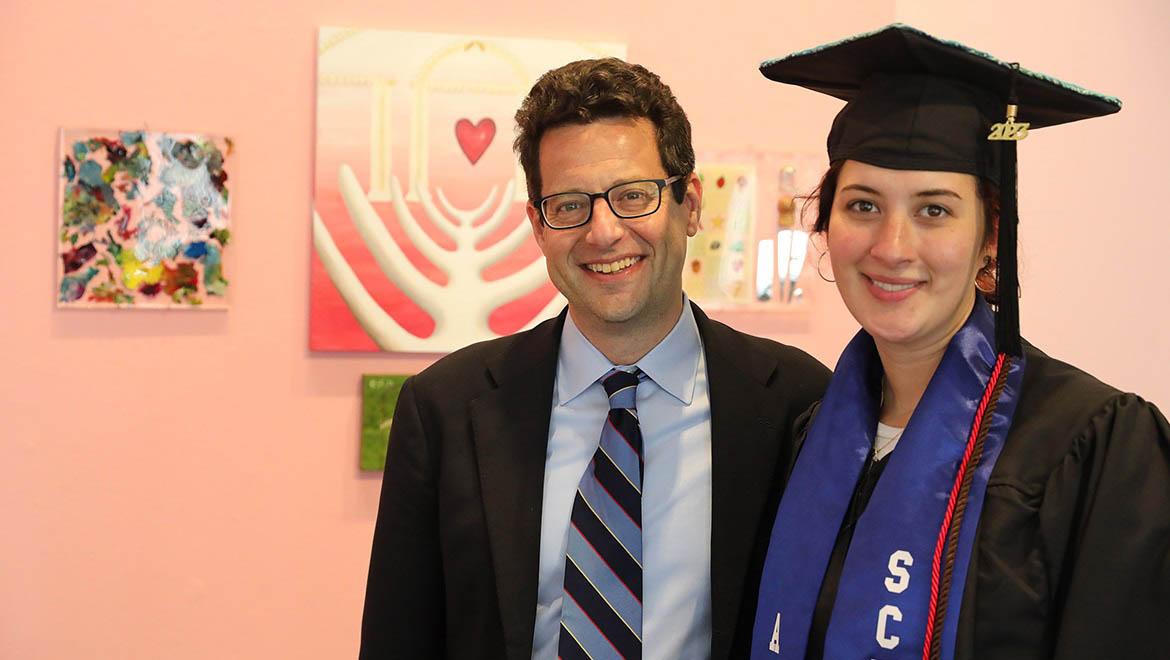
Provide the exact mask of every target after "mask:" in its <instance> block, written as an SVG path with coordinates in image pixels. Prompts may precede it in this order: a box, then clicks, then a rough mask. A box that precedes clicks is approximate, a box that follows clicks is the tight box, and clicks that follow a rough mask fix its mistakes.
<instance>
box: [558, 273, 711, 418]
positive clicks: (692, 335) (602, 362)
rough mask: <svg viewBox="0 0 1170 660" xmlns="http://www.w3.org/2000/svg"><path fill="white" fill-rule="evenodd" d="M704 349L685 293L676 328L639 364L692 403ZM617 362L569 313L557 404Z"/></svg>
mask: <svg viewBox="0 0 1170 660" xmlns="http://www.w3.org/2000/svg"><path fill="white" fill-rule="evenodd" d="M701 350H702V342H701V341H700V339H699V328H698V326H697V325H696V324H695V314H694V312H693V311H692V310H691V304H690V300H688V299H687V297H686V294H685V293H684V294H683V311H682V314H681V315H679V319H678V322H677V323H675V324H674V328H673V329H671V331H670V332H669V333H668V334H667V335H666V337H665V338H663V340H662V341H660V342H658V345H657V346H655V347H654V348H653V349H651V350H650V352H649V353H647V354H646V355H645V356H643V357H642V359H641V360H638V362H637V364H636V365H635V366H637V367H638V368H639V369H641V370H642V371H643V372H645V374H646V375H647V376H648V377H649V378H650V379H651V380H653V381H654V383H655V384H656V385H658V386H659V387H661V388H662V389H663V390H665V391H666V393H667V394H670V395H671V396H673V397H674V398H676V399H678V400H679V401H681V402H682V403H683V404H684V405H690V403H691V399H692V398H693V397H694V394H695V380H696V376H697V373H698V369H699V353H700V351H701ZM615 366H617V365H614V364H613V363H612V362H610V361H609V359H608V358H606V357H605V356H604V355H602V354H601V351H599V350H597V347H595V346H594V345H593V344H591V343H589V340H588V339H586V338H585V335H583V334H581V330H580V329H578V328H577V325H576V324H575V323H573V315H572V314H567V315H566V316H565V327H564V329H563V330H562V331H561V347H560V351H559V354H558V356H557V392H556V394H557V404H558V405H565V404H567V403H569V401H571V400H572V399H574V398H576V397H577V396H579V395H580V394H581V393H582V392H584V391H585V390H586V389H588V388H589V386H590V385H592V384H593V383H595V382H597V379H599V378H601V377H602V376H604V375H605V374H606V372H608V371H609V370H610V369H613V368H614V367H615Z"/></svg>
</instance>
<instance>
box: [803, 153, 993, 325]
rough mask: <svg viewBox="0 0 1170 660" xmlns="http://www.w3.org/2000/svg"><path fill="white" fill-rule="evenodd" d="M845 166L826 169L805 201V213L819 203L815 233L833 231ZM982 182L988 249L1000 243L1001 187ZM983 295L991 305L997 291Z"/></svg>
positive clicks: (841, 163) (979, 190)
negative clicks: (831, 223)
mask: <svg viewBox="0 0 1170 660" xmlns="http://www.w3.org/2000/svg"><path fill="white" fill-rule="evenodd" d="M844 165H845V161H843V160H839V161H837V162H835V163H832V164H830V165H829V169H827V170H825V175H824V176H822V177H821V182H820V183H819V184H817V187H816V188H814V189H813V191H812V192H811V193H810V194H809V196H808V197H806V198H805V200H804V205H803V206H802V209H803V212H805V213H807V212H808V206H809V205H810V204H812V203H813V202H816V205H817V207H816V208H817V216H816V221H815V222H814V223H813V228H812V230H813V233H814V234H824V233H825V232H827V231H829V216H830V215H832V213H833V200H834V198H835V197H836V195H837V179H838V178H839V177H840V176H841V168H842V166H844ZM978 182H979V184H978V185H977V186H975V191H976V194H977V195H978V196H979V200H980V201H982V202H983V247H987V246H988V245H991V244H992V243H993V242H994V241H995V240H996V235H997V234H996V232H997V231H998V228H999V186H997V185H995V184H994V183H992V182H991V181H989V180H987V179H984V178H979V179H978ZM991 276H992V278H993V279H994V277H995V269H994V268H992V269H991ZM980 293H982V294H983V297H984V298H985V299H987V302H989V303H994V302H995V291H994V290H993V291H991V292H990V293H988V292H986V291H980Z"/></svg>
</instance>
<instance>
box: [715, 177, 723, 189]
mask: <svg viewBox="0 0 1170 660" xmlns="http://www.w3.org/2000/svg"><path fill="white" fill-rule="evenodd" d="M715 185H716V186H718V187H720V188H722V187H723V177H719V180H718V181H716V182H715Z"/></svg>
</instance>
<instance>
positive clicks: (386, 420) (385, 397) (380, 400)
mask: <svg viewBox="0 0 1170 660" xmlns="http://www.w3.org/2000/svg"><path fill="white" fill-rule="evenodd" d="M407 378H408V376H406V375H401V374H400V375H384V374H365V375H363V376H362V448H361V459H360V465H359V467H360V468H361V469H363V470H381V469H382V468H384V467H385V466H386V447H387V445H388V443H387V439H388V437H389V435H390V421H391V420H393V419H394V407H395V406H396V405H397V404H398V393H399V392H400V391H401V390H402V384H403V383H404V382H406V379H407Z"/></svg>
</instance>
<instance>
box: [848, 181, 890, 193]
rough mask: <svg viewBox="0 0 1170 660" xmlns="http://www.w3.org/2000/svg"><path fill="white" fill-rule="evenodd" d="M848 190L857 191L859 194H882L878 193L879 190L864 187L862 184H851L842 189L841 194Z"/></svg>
mask: <svg viewBox="0 0 1170 660" xmlns="http://www.w3.org/2000/svg"><path fill="white" fill-rule="evenodd" d="M847 190H856V191H858V192H863V193H868V194H870V195H881V193H880V192H878V191H877V190H875V189H873V188H870V187H869V186H866V185H862V184H860V183H851V184H849V185H847V186H845V187H844V188H842V189H841V192H845V191H847Z"/></svg>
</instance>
